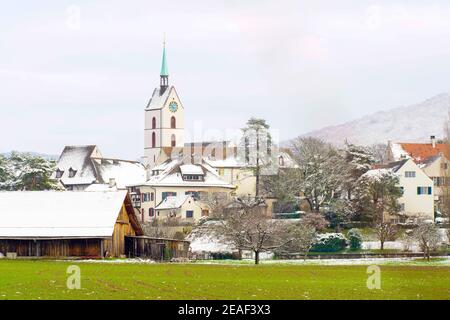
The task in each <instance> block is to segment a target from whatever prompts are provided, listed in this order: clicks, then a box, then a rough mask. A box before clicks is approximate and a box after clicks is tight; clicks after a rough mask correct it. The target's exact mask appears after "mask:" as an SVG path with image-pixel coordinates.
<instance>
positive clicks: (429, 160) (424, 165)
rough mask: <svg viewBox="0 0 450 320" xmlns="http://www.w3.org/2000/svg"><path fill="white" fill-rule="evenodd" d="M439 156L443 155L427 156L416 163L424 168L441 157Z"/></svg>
mask: <svg viewBox="0 0 450 320" xmlns="http://www.w3.org/2000/svg"><path fill="white" fill-rule="evenodd" d="M441 157H443V156H442V155H437V156H432V157H429V158H427V159H424V160H422V161H419V162H418V163H417V165H418V166H419V167H420V168H426V167H428V166H429V165H431V164H433V163H434V162H436V161H437V160H439V159H441Z"/></svg>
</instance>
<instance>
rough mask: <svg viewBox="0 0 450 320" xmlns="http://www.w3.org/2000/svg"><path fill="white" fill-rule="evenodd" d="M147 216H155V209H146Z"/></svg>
mask: <svg viewBox="0 0 450 320" xmlns="http://www.w3.org/2000/svg"><path fill="white" fill-rule="evenodd" d="M148 215H149V216H150V217H153V216H154V215H155V209H153V208H150V209H148Z"/></svg>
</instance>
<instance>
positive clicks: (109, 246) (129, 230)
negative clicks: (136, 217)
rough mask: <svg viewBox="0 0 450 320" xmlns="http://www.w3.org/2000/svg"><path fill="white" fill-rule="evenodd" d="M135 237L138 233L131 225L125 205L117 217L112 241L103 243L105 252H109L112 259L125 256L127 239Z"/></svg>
mask: <svg viewBox="0 0 450 320" xmlns="http://www.w3.org/2000/svg"><path fill="white" fill-rule="evenodd" d="M135 235H136V232H135V230H134V228H133V227H132V225H131V222H130V218H129V216H128V214H127V211H126V208H125V205H123V206H122V209H121V210H120V214H119V216H118V217H117V221H116V224H115V225H114V232H113V235H112V238H111V240H104V241H103V248H104V251H108V252H107V255H109V256H112V257H120V256H121V255H125V237H126V236H135ZM104 254H105V252H104Z"/></svg>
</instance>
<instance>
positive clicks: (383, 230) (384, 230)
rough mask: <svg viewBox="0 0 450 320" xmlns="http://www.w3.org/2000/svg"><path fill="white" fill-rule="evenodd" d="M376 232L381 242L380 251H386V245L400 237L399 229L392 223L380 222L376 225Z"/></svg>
mask: <svg viewBox="0 0 450 320" xmlns="http://www.w3.org/2000/svg"><path fill="white" fill-rule="evenodd" d="M375 231H376V235H377V238H378V240H380V249H381V250H384V243H385V242H386V241H389V240H391V239H395V238H396V236H397V235H398V227H397V225H396V224H395V223H392V222H390V221H379V222H378V223H376V224H375Z"/></svg>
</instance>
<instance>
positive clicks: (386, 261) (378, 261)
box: [197, 256, 450, 267]
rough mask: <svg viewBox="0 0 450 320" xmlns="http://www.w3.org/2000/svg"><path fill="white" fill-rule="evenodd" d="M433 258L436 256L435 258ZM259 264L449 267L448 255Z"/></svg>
mask: <svg viewBox="0 0 450 320" xmlns="http://www.w3.org/2000/svg"><path fill="white" fill-rule="evenodd" d="M434 258H438V260H435V259H434ZM197 263H199V264H224V265H252V264H254V261H253V260H250V259H246V260H222V261H220V260H203V261H197ZM260 263H261V264H267V265H277V264H279V265H327V266H328V265H329V266H353V265H390V264H392V265H421V266H422V265H424V266H426V265H430V266H444V267H450V257H448V256H445V257H433V260H432V261H430V262H428V261H426V260H423V259H421V258H361V259H307V260H302V259H295V260H294V259H293V260H261V261H260Z"/></svg>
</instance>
